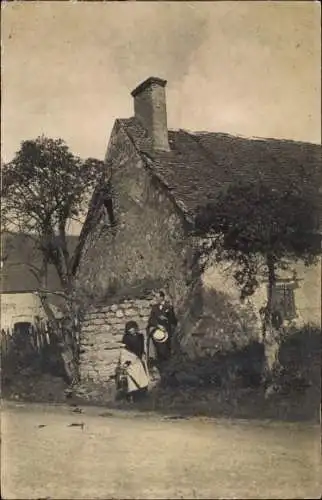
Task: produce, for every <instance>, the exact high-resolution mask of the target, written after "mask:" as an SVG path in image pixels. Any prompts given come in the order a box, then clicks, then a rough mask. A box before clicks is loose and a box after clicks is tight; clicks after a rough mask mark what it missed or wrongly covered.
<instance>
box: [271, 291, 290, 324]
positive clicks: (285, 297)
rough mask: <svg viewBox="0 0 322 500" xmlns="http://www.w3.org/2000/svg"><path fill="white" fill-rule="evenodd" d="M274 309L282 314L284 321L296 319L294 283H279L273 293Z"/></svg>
mask: <svg viewBox="0 0 322 500" xmlns="http://www.w3.org/2000/svg"><path fill="white" fill-rule="evenodd" d="M273 308H274V310H275V311H278V312H279V313H280V314H281V317H282V318H283V320H285V319H286V320H291V319H294V318H295V317H296V307H295V297H294V285H293V284H292V283H277V284H276V285H275V288H274V291H273Z"/></svg>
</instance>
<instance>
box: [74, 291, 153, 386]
mask: <svg viewBox="0 0 322 500" xmlns="http://www.w3.org/2000/svg"><path fill="white" fill-rule="evenodd" d="M152 304H153V298H151V297H147V298H145V299H132V300H131V299H127V300H123V301H122V302H120V303H118V304H112V305H108V306H101V307H96V308H92V310H90V311H88V313H87V314H86V315H85V317H84V319H83V322H82V335H81V346H80V348H81V350H80V376H81V380H82V382H83V383H86V382H92V383H94V384H98V385H100V384H103V385H106V384H111V383H114V382H113V379H112V377H113V375H114V373H115V367H116V364H117V361H118V357H119V352H120V347H121V342H122V336H123V334H124V328H125V324H126V322H127V321H136V322H137V323H138V325H139V328H140V331H141V332H142V333H145V328H146V325H147V321H148V318H149V314H150V309H151V306H152Z"/></svg>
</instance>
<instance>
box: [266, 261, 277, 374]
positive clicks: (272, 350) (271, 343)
mask: <svg viewBox="0 0 322 500" xmlns="http://www.w3.org/2000/svg"><path fill="white" fill-rule="evenodd" d="M267 269H268V297H267V304H266V308H265V309H266V310H265V319H264V325H263V328H264V335H263V340H264V349H265V361H266V367H265V378H266V381H267V382H268V383H270V381H271V380H272V374H273V369H274V368H275V367H276V364H277V355H278V350H279V341H278V330H277V329H276V328H275V327H274V325H273V323H272V314H273V293H274V286H275V283H276V273H275V261H274V258H273V257H272V256H268V257H267Z"/></svg>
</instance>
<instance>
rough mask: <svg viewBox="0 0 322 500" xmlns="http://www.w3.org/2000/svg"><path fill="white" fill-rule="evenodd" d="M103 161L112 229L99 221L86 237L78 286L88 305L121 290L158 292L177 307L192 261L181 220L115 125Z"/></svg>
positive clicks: (113, 295) (121, 131)
mask: <svg viewBox="0 0 322 500" xmlns="http://www.w3.org/2000/svg"><path fill="white" fill-rule="evenodd" d="M106 161H107V162H108V163H109V165H112V167H111V168H112V185H113V207H114V215H115V219H116V227H115V228H111V227H110V226H109V225H108V224H107V222H106V220H105V219H104V220H103V219H102V221H101V223H100V224H99V225H98V226H97V227H96V229H95V231H93V233H92V234H91V235H90V237H89V238H88V242H87V245H86V249H85V251H84V254H83V258H82V262H81V265H80V272H79V275H78V286H79V287H80V288H82V292H83V293H84V294H85V295H86V294H87V295H88V296H89V297H90V302H92V303H93V302H95V303H98V302H106V300H107V298H108V297H111V296H112V297H119V298H122V295H124V290H126V291H129V290H131V289H133V290H135V292H137V290H138V289H139V292H140V293H145V292H146V291H148V290H149V289H155V288H161V287H163V288H166V289H167V290H168V291H169V292H170V295H171V298H172V300H173V302H174V305H175V306H176V307H177V308H179V307H180V304H182V303H183V302H184V300H185V297H186V294H187V291H188V288H189V286H190V285H189V283H190V281H191V274H192V262H193V249H192V244H191V241H190V240H189V238H188V237H187V235H186V234H185V231H184V226H183V219H182V216H181V214H180V213H179V212H178V210H177V209H176V207H175V205H174V204H173V203H172V201H171V200H170V199H169V198H168V196H167V195H166V194H165V192H164V190H163V189H162V188H161V187H160V185H159V184H158V182H157V181H156V180H155V179H154V178H153V177H152V175H151V174H150V172H149V170H148V168H147V167H146V166H145V165H144V164H143V161H142V158H141V157H140V155H139V154H138V152H137V151H136V149H135V148H134V145H133V144H132V142H131V141H130V139H129V138H128V136H127V135H126V134H125V132H124V131H123V130H122V128H121V126H117V125H115V127H114V129H113V132H112V135H111V140H110V144H109V148H108V153H107V157H106ZM140 288H141V290H140Z"/></svg>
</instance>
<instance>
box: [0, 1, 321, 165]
mask: <svg viewBox="0 0 322 500" xmlns="http://www.w3.org/2000/svg"><path fill="white" fill-rule="evenodd" d="M1 7H2V16H1V28H2V29H1V38H2V110H1V114H2V120H1V129H2V130H1V133H2V134H1V137H2V140H1V143H2V144H1V158H2V160H3V161H5V162H6V161H10V160H11V159H12V158H13V156H14V153H15V152H16V151H17V150H18V149H19V147H20V143H21V141H22V140H25V139H32V138H36V137H37V136H39V135H41V134H45V135H47V136H49V137H61V138H62V139H64V140H65V141H66V143H67V144H68V146H69V147H70V149H71V150H72V151H73V152H74V153H75V154H78V155H80V156H81V157H83V158H85V157H89V156H91V157H96V158H100V159H103V158H104V156H105V152H106V147H107V144H108V140H109V136H110V132H111V128H112V126H113V123H114V120H115V119H116V118H126V117H129V116H132V115H133V102H132V97H131V95H130V92H131V91H132V90H133V89H134V88H135V87H136V86H137V84H139V83H140V82H141V81H143V80H145V79H146V78H147V77H149V76H158V77H161V78H165V79H166V80H167V81H168V84H167V112H168V126H169V128H175V129H178V128H185V129H189V130H197V131H202V130H209V131H214V132H216V131H217V132H227V133H231V134H239V135H244V136H248V137H250V136H257V137H276V138H287V139H294V140H300V141H308V142H314V143H320V140H321V76H320V73H321V63H320V60H321V34H320V15H321V14H320V13H321V9H320V4H319V2H314V1H303V2H293V1H292V0H287V1H284V2H283V1H277V2H266V1H263V2H261V1H256V2H248V1H243V2H241V1H238V2H228V1H227V2H226V1H223V2H215V1H214V2H201V1H195V2H191V3H190V2H172V3H171V2H169V3H168V2H105V3H101V2H81V3H77V2H67V1H66V2H63V1H62V2H50V1H47V2H41V1H39V2H10V3H7V4H6V3H5V2H2V6H1Z"/></svg>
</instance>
